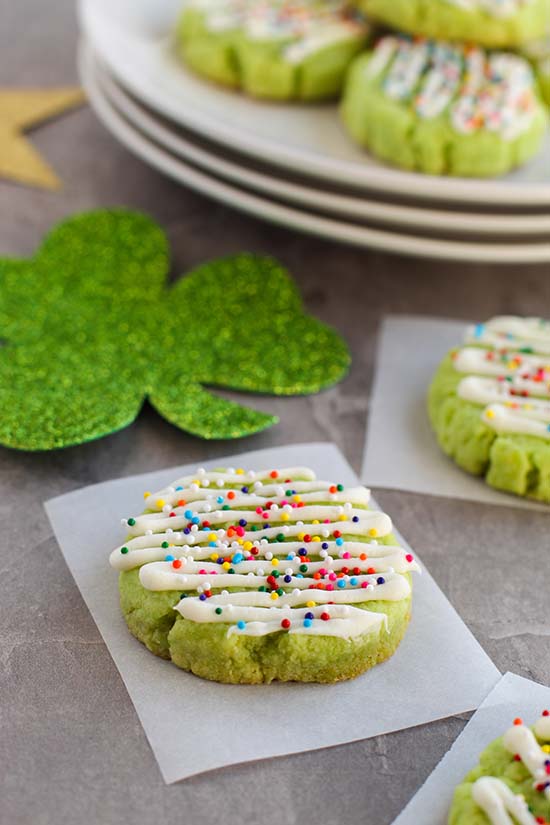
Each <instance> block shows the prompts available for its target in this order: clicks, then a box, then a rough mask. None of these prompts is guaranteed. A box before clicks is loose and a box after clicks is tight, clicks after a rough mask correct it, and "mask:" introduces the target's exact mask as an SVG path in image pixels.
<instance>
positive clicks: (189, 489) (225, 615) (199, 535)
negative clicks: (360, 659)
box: [110, 467, 419, 638]
mask: <svg viewBox="0 0 550 825" xmlns="http://www.w3.org/2000/svg"><path fill="white" fill-rule="evenodd" d="M294 479H297V480H294ZM144 498H145V503H146V507H147V508H148V509H149V510H154V512H147V513H145V514H143V515H140V516H136V517H134V518H130V519H128V520H124V526H125V527H126V528H127V530H128V533H129V535H130V538H129V539H128V541H127V542H126V543H125V544H124V545H121V546H120V547H117V548H115V550H113V552H112V553H111V556H110V563H111V565H112V566H113V567H114V568H115V569H117V570H131V569H133V568H136V567H139V568H140V570H139V578H140V582H141V584H142V585H143V587H145V588H146V589H148V590H152V591H163V590H177V591H179V592H181V594H182V598H181V600H180V602H179V603H178V604H177V605H176V606H175V609H176V610H177V611H178V612H179V613H180V614H181V615H182V616H184V617H185V618H188V619H191V620H193V621H196V622H222V623H226V624H229V628H228V633H240V634H244V635H254V636H259V635H265V634H268V633H274V632H279V631H282V630H286V631H288V632H292V633H306V634H311V635H325V636H338V637H340V638H352V637H354V636H357V635H359V634H361V633H366V632H370V631H374V630H377V631H378V632H379V631H380V629H381V627H382V626H383V625H384V626H385V623H386V617H385V614H384V613H380V612H378V611H376V609H375V605H373V609H371V610H366V609H363V608H359V607H356V606H354V605H357V604H363V603H365V602H377V601H401V600H402V599H406V598H408V596H409V595H410V593H411V588H410V584H409V580H408V576H407V575H406V574H408V573H411V572H413V571H418V570H419V567H418V564H417V563H416V562H415V561H414V558H413V556H412V555H411V554H410V553H408V552H407V551H405V550H404V549H402V548H400V547H396V546H393V545H384V544H379V543H378V541H377V540H376V539H377V538H383V537H384V536H387V535H389V533H390V532H391V529H392V524H391V519H390V518H389V517H388V516H387V515H386V514H385V513H381V512H378V511H373V510H368V509H366V507H367V504H368V501H369V498H370V494H369V491H368V490H366V489H365V488H364V487H356V488H350V489H348V490H346V489H344V488H343V487H342V485H336V484H331V483H330V482H324V481H317V480H314V474H313V473H312V472H311V471H310V470H308V469H307V468H301V467H292V468H286V469H282V470H277V471H273V470H272V471H262V472H259V473H252V472H248V473H245V472H244V471H242V470H234V469H229V470H217V471H210V472H206V471H204V470H199V471H197V473H196V475H195V476H186V477H184V478H181V479H178V480H177V481H176V482H174V483H173V484H172V485H170V486H169V487H166V488H165V489H163V490H161V491H159V492H156V493H145V494H144ZM224 507H226V508H227V509H223V508H224ZM205 520H206V521H207V525H204V523H203V522H204V521H205ZM253 528H255V529H253ZM344 534H345V535H346V537H349V536H356V537H357V540H355V539H353V538H352V539H350V538H346V540H344V539H343V538H342V536H343V535H344ZM380 574H383V575H380ZM229 588H230V589H231V591H234V590H235V589H237V592H228V589H229ZM259 588H261V590H260V589H259ZM212 590H214V591H216V592H212ZM219 591H221V592H219ZM193 593H195V594H196V595H190V594H193Z"/></svg>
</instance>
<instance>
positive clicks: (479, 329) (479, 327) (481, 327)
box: [474, 324, 485, 338]
mask: <svg viewBox="0 0 550 825" xmlns="http://www.w3.org/2000/svg"><path fill="white" fill-rule="evenodd" d="M484 332H485V324H476V326H475V329H474V338H481V336H482V335H483V333H484Z"/></svg>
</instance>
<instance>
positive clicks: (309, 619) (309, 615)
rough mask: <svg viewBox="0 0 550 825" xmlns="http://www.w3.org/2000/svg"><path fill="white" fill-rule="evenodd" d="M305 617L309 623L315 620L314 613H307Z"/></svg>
mask: <svg viewBox="0 0 550 825" xmlns="http://www.w3.org/2000/svg"><path fill="white" fill-rule="evenodd" d="M305 617H306V619H307V620H308V621H311V620H312V619H313V613H306V616H305Z"/></svg>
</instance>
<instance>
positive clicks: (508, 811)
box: [472, 711, 550, 825]
mask: <svg viewBox="0 0 550 825" xmlns="http://www.w3.org/2000/svg"><path fill="white" fill-rule="evenodd" d="M534 731H535V734H536V736H537V737H538V738H539V739H540V740H541V741H543V742H548V741H550V715H549V714H548V713H547V712H546V711H545V713H544V714H543V715H542V716H541V717H540V719H539V720H538V721H537V722H536V724H535V726H534ZM502 741H503V744H504V747H505V748H506V750H507V751H509V753H512V754H514V756H516V755H517V756H519V758H520V759H521V761H522V763H523V764H524V765H525V767H526V768H527V770H528V771H529V773H530V774H531V775H532V776H533V779H534V781H533V788H534V789H535V790H537V791H539V792H540V793H544V795H545V796H546V798H547V799H550V774H549V768H550V757H549V755H548V754H547V753H545V751H544V750H543V749H542V748H541V746H540V745H539V743H538V742H537V739H536V738H535V735H534V734H533V732H532V731H531V730H530V729H529V728H528V727H526V726H525V725H524V724H523V723H521V722H520V721H519V720H518V724H514V725H513V727H511V728H510V729H509V730H508V731H507V732H506V733H505V734H504V737H503V740H502ZM472 797H473V799H474V801H475V802H476V804H477V805H478V806H479V807H480V808H481V809H482V811H483V812H484V813H485V814H486V815H487V817H488V819H489V821H490V822H491V823H492V825H515V823H517V825H536V823H537V819H535V817H534V816H533V814H532V813H531V812H530V811H529V808H528V805H527V802H526V801H525V798H524V797H523V796H522V795H521V794H515V793H513V791H512V790H511V788H510V787H509V786H508V785H507V784H506V783H505V782H503V780H502V779H497V778H496V777H493V776H482V777H481V778H480V779H477V780H476V781H475V782H474V784H473V785H472Z"/></svg>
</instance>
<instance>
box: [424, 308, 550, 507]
mask: <svg viewBox="0 0 550 825" xmlns="http://www.w3.org/2000/svg"><path fill="white" fill-rule="evenodd" d="M549 381H550V326H549V325H548V322H546V321H542V320H541V319H538V318H516V317H502V318H494V319H492V320H491V321H488V322H487V323H486V324H479V325H478V326H477V327H473V328H472V329H471V330H469V332H468V334H467V337H466V346H465V347H463V348H461V349H458V350H454V351H453V352H451V353H449V354H448V355H447V356H446V357H445V358H444V360H443V362H442V363H441V365H440V366H439V368H438V370H437V372H436V374H435V376H434V378H433V381H432V383H431V386H430V389H429V392H428V412H429V416H430V421H431V423H432V427H433V429H434V431H435V434H436V436H437V440H438V442H439V445H440V447H441V448H442V449H443V451H444V452H445V453H446V454H447V455H449V456H450V457H451V458H452V459H453V460H454V461H455V462H456V463H457V464H458V466H459V467H461V468H462V469H463V470H466V471H467V472H469V473H473V474H474V475H479V476H484V477H485V481H486V482H487V484H489V485H490V486H491V487H494V488H495V489H497V490H504V491H506V492H508V493H514V494H516V495H519V496H526V497H528V498H533V499H537V500H538V501H543V502H548V503H550V402H549V400H548V399H550V389H549V387H550V384H549Z"/></svg>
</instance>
